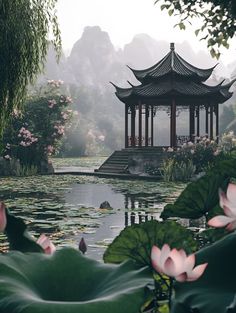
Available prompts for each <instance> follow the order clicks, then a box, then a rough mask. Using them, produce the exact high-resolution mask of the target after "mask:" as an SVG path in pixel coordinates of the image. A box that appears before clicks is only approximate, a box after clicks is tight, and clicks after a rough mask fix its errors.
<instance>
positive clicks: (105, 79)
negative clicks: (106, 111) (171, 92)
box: [45, 26, 236, 89]
mask: <svg viewBox="0 0 236 313" xmlns="http://www.w3.org/2000/svg"><path fill="white" fill-rule="evenodd" d="M169 45H170V43H169V42H166V41H157V40H155V39H154V38H152V37H150V36H149V35H147V34H138V35H136V36H135V37H134V38H133V40H132V41H131V42H130V43H128V44H126V45H125V46H124V48H123V49H119V50H116V49H115V48H114V45H113V44H112V42H111V40H110V37H109V34H108V33H107V32H105V31H103V30H101V28H100V27H99V26H87V27H85V29H84V32H83V34H82V36H81V38H80V39H78V41H77V42H76V43H75V44H74V46H73V48H72V50H71V53H70V55H69V56H68V58H67V59H66V58H65V57H64V56H62V58H61V60H60V63H59V65H58V64H57V63H56V59H55V52H54V51H53V50H52V48H50V49H49V53H48V59H47V63H46V70H45V71H46V73H45V76H46V77H47V78H48V79H59V78H60V79H62V80H64V81H65V82H67V83H73V84H76V85H78V86H96V87H98V88H101V89H104V88H107V87H108V86H109V82H110V81H113V82H114V83H116V84H119V85H121V86H123V85H124V84H126V81H127V80H132V79H134V78H133V76H132V73H131V71H130V70H129V69H128V68H127V67H126V65H129V66H130V67H132V68H135V69H144V68H147V67H150V66H152V65H154V64H155V63H156V62H158V61H159V60H160V59H161V58H163V57H164V56H165V55H166V54H167V53H168V51H169ZM176 51H177V53H178V54H180V55H181V56H182V57H183V58H184V59H186V61H188V62H189V63H191V64H193V65H195V66H197V67H201V68H209V67H211V66H214V65H215V64H216V63H217V61H216V60H215V59H212V58H211V57H210V55H208V54H207V53H205V52H204V51H199V52H195V51H194V50H193V48H192V47H191V44H190V43H189V42H187V41H183V42H182V43H177V44H176ZM234 68H235V71H236V65H235V67H230V68H226V67H225V66H224V65H223V64H222V63H219V64H218V65H217V67H216V69H215V75H216V76H217V77H223V76H228V77H229V70H231V73H232V69H234Z"/></svg>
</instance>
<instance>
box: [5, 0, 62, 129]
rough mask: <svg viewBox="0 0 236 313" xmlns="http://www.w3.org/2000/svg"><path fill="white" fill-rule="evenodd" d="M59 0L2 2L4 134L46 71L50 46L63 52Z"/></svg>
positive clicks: (58, 52)
mask: <svg viewBox="0 0 236 313" xmlns="http://www.w3.org/2000/svg"><path fill="white" fill-rule="evenodd" d="M56 3H57V0H44V1H42V0H14V1H10V0H0V29H1V31H0V133H2V131H3V128H4V126H5V125H6V123H7V120H8V119H9V117H10V115H11V113H12V111H13V110H14V109H18V108H20V107H21V106H22V103H23V100H24V97H25V95H26V89H27V85H28V84H29V83H32V82H33V80H34V78H35V77H36V75H37V74H38V73H40V72H41V71H42V69H43V64H44V61H45V57H46V55H47V50H48V45H49V43H50V40H49V34H50V36H51V37H52V38H51V42H52V44H53V45H54V47H55V49H56V51H57V55H58V56H59V55H60V51H61V37H60V31H59V27H58V22H57V16H56Z"/></svg>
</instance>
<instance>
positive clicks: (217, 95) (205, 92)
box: [114, 79, 236, 103]
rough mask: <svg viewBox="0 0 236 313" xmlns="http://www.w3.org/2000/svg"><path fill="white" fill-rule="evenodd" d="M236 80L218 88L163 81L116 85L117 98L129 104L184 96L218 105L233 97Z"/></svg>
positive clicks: (190, 82) (192, 82)
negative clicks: (202, 98) (127, 86)
mask: <svg viewBox="0 0 236 313" xmlns="http://www.w3.org/2000/svg"><path fill="white" fill-rule="evenodd" d="M235 81H236V79H235V80H234V81H232V82H230V83H229V84H226V85H222V83H220V84H218V85H216V86H208V85H206V84H204V83H201V82H194V81H191V80H189V81H187V82H186V81H174V82H173V81H170V80H169V81H162V82H159V83H149V84H146V85H144V84H141V85H139V86H133V87H131V88H120V87H117V86H116V85H114V86H115V88H116V95H117V97H118V98H119V99H120V100H121V101H123V102H125V103H126V102H127V103H131V102H134V101H135V99H140V100H141V99H144V100H145V99H146V100H147V99H154V98H155V99H156V100H158V98H163V97H168V96H182V97H183V99H184V97H188V98H189V97H191V98H194V99H197V98H201V97H204V98H207V99H208V100H209V101H214V99H217V101H218V103H223V102H225V101H226V100H228V99H229V98H230V97H231V96H232V92H230V91H229V88H230V87H231V85H232V84H233V83H234V82H235Z"/></svg>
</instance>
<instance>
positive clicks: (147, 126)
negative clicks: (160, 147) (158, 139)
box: [145, 104, 149, 147]
mask: <svg viewBox="0 0 236 313" xmlns="http://www.w3.org/2000/svg"><path fill="white" fill-rule="evenodd" d="M148 129H149V106H148V105H147V104H146V107H145V147H148V135H149V134H148Z"/></svg>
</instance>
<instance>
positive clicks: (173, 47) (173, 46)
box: [170, 42, 175, 51]
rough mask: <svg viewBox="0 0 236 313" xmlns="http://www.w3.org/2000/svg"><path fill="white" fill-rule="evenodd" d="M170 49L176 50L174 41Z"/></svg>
mask: <svg viewBox="0 0 236 313" xmlns="http://www.w3.org/2000/svg"><path fill="white" fill-rule="evenodd" d="M170 50H172V51H174V50H175V43H174V42H171V43H170Z"/></svg>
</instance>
